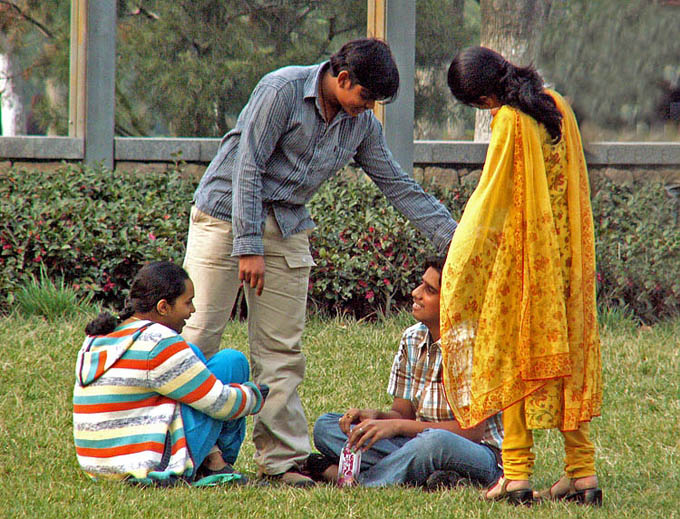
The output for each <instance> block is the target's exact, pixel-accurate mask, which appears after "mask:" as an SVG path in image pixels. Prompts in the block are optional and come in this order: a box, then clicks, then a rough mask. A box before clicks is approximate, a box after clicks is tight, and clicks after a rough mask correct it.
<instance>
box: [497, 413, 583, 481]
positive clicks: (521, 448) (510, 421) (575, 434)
mask: <svg viewBox="0 0 680 519" xmlns="http://www.w3.org/2000/svg"><path fill="white" fill-rule="evenodd" d="M503 429H504V433H505V434H504V438H503V472H504V475H505V477H506V478H507V479H511V480H523V479H529V478H530V477H531V474H532V473H533V467H534V458H535V456H534V454H533V452H531V449H532V447H533V445H534V437H533V434H532V432H531V430H530V429H528V428H527V425H526V420H525V418H524V400H520V401H519V402H517V403H516V404H513V405H511V406H510V407H508V408H507V409H506V410H505V411H503ZM589 432H590V424H589V423H588V422H581V423H580V424H579V428H578V429H577V430H576V431H562V436H563V437H564V452H565V457H564V472H565V473H566V475H567V476H568V477H570V478H574V479H575V478H583V477H586V476H594V475H595V447H594V445H593V443H592V442H591V441H590V435H589Z"/></svg>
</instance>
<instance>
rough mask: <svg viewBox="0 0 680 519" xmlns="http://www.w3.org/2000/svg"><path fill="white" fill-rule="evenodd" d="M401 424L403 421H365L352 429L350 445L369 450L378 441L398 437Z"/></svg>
mask: <svg viewBox="0 0 680 519" xmlns="http://www.w3.org/2000/svg"><path fill="white" fill-rule="evenodd" d="M400 422H401V420H364V421H362V422H360V423H359V425H357V426H356V427H354V428H353V429H352V432H351V433H350V434H349V444H350V446H352V447H354V448H356V449H361V450H363V451H365V450H368V449H370V448H371V447H373V444H374V443H375V442H377V441H378V440H383V439H389V438H394V437H395V436H398V435H399V432H400V431H399V423H400Z"/></svg>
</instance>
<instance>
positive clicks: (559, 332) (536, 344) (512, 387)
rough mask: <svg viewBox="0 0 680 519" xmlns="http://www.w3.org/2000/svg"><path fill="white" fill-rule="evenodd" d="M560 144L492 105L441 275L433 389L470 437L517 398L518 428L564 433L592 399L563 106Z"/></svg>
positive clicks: (587, 299) (589, 299)
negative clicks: (479, 160) (438, 358)
mask: <svg viewBox="0 0 680 519" xmlns="http://www.w3.org/2000/svg"><path fill="white" fill-rule="evenodd" d="M549 93H550V94H551V95H552V96H553V98H554V99H555V101H556V103H557V106H558V109H559V110H560V112H561V113H562V114H563V122H562V132H563V133H562V139H561V140H560V142H559V143H558V144H556V145H552V144H551V143H550V139H549V136H548V134H547V132H546V131H545V129H544V128H543V127H542V126H539V125H538V123H537V122H536V121H535V120H534V119H533V118H531V117H530V116H528V115H526V114H524V113H522V112H520V111H519V110H516V109H514V108H511V107H509V106H503V107H501V109H500V110H499V112H498V113H497V114H496V116H495V118H494V120H493V122H492V136H491V142H490V144H489V150H488V152H487V157H486V161H485V164H484V170H483V172H482V176H481V178H480V181H479V185H478V186H477V188H476V189H475V192H474V193H473V194H472V196H471V197H470V200H469V201H468V204H467V206H466V208H465V212H464V214H463V217H462V219H461V222H460V225H459V226H458V229H457V230H456V233H455V235H454V237H453V240H452V242H451V246H450V249H449V254H448V257H447V261H446V265H445V267H444V272H443V274H442V299H441V335H442V355H443V359H444V369H443V375H444V377H443V378H444V387H445V389H446V394H447V398H448V400H449V404H450V405H451V407H452V409H453V411H454V414H455V416H456V419H457V420H458V422H459V423H460V424H461V426H462V427H472V426H474V425H476V424H478V423H480V422H481V421H482V420H484V419H486V418H488V417H489V416H492V415H493V414H495V413H497V412H498V411H501V410H503V409H505V408H507V407H509V406H510V405H512V404H514V403H515V402H517V401H518V400H521V399H525V409H526V411H525V413H526V419H527V425H528V427H529V428H532V429H535V428H550V427H559V428H561V429H562V430H573V429H576V428H577V427H578V423H579V422H582V421H589V420H590V419H591V418H592V416H597V415H599V412H600V405H601V401H602V391H601V365H600V350H599V334H598V331H597V320H596V315H597V314H596V305H595V252H594V238H593V221H592V211H591V208H590V198H589V186H588V175H587V169H586V166H585V160H584V158H583V149H582V145H581V139H580V134H579V132H578V127H577V125H576V121H575V118H574V116H573V113H572V111H571V109H570V108H569V106H568V105H567V104H566V102H565V101H564V100H563V99H562V98H561V96H559V94H557V93H555V92H549Z"/></svg>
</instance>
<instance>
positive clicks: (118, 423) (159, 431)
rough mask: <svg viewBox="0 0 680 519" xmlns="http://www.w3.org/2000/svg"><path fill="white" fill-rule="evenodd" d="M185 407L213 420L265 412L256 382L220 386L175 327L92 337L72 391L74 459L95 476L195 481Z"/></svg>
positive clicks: (142, 324)
mask: <svg viewBox="0 0 680 519" xmlns="http://www.w3.org/2000/svg"><path fill="white" fill-rule="evenodd" d="M180 403H184V404H187V405H189V406H191V407H193V408H195V409H197V410H199V411H201V412H203V413H205V414H207V415H209V416H211V417H213V418H215V419H218V420H230V419H236V418H241V417H243V416H246V415H248V414H254V413H257V412H259V410H260V407H261V406H262V395H261V394H260V391H259V389H258V388H257V386H256V385H255V384H253V383H252V382H246V383H245V384H230V385H224V384H222V383H221V382H220V381H219V380H218V379H217V378H215V376H214V375H213V374H212V373H211V372H210V371H209V370H208V368H207V367H206V366H205V364H203V362H201V360H200V359H199V358H198V357H197V356H196V354H195V353H194V352H193V351H192V349H191V348H190V347H189V345H188V344H187V343H186V342H185V341H184V339H182V337H181V336H180V335H178V334H177V333H176V332H175V331H173V330H171V329H170V328H168V327H166V326H163V325H162V324H158V323H153V322H151V321H135V322H133V323H130V324H128V325H125V326H119V327H118V328H116V329H115V330H114V331H113V332H111V333H110V334H108V335H103V336H97V337H91V336H88V337H87V338H86V339H85V342H84V343H83V346H82V348H81V349H80V351H79V352H78V359H77V362H76V383H75V387H74V390H73V435H74V439H75V446H76V455H77V457H78V462H79V463H80V466H81V467H82V468H83V470H84V471H85V472H86V473H87V474H88V475H89V476H91V477H93V478H107V479H123V478H127V477H132V478H136V479H142V478H146V477H148V476H149V473H150V472H154V473H156V474H159V473H160V474H165V476H170V475H178V476H187V477H190V476H191V475H192V474H193V472H194V463H193V460H192V459H191V453H190V452H189V448H188V446H187V442H186V438H185V436H184V424H183V421H182V414H181V412H180V408H181V406H180Z"/></svg>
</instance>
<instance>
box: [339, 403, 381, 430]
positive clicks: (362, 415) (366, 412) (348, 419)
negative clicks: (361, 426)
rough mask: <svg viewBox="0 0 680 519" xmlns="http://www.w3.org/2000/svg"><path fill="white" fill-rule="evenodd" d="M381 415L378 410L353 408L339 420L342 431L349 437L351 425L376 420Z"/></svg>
mask: <svg viewBox="0 0 680 519" xmlns="http://www.w3.org/2000/svg"><path fill="white" fill-rule="evenodd" d="M379 414H380V411H378V410H377V409H357V408H355V407H352V408H351V409H349V410H348V411H347V412H346V413H345V414H344V415H342V416H341V417H340V419H339V420H338V422H339V424H340V430H341V431H342V432H344V433H345V434H346V435H347V436H349V434H350V425H352V424H354V423H357V422H360V421H362V420H376V419H377V418H378V416H379Z"/></svg>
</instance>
